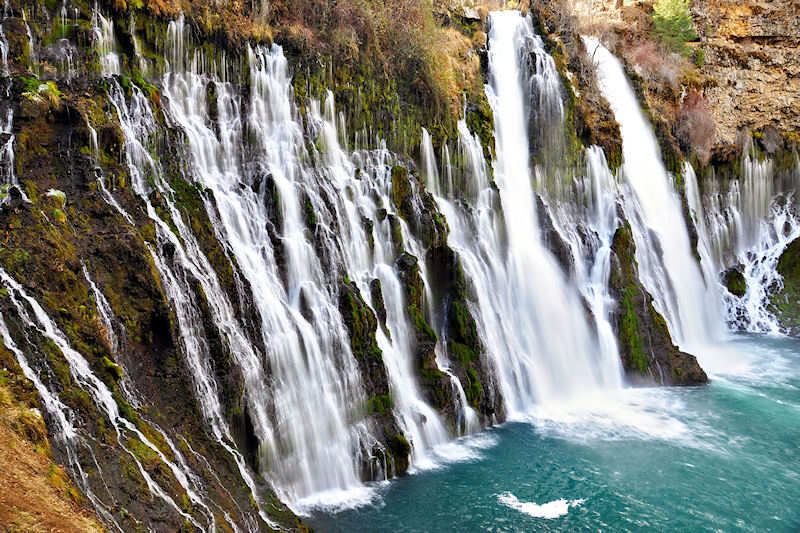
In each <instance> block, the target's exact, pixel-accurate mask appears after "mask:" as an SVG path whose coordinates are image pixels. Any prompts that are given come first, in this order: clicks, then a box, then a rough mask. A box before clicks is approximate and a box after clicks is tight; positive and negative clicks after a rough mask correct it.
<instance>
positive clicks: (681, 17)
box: [653, 0, 697, 56]
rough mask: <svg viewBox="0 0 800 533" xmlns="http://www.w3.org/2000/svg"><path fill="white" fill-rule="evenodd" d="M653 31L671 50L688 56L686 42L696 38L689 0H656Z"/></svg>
mask: <svg viewBox="0 0 800 533" xmlns="http://www.w3.org/2000/svg"><path fill="white" fill-rule="evenodd" d="M653 31H654V32H655V34H656V35H658V37H659V38H660V39H661V40H662V41H663V42H664V43H665V44H667V45H668V46H669V47H670V48H671V49H672V50H674V51H675V52H678V53H679V54H681V55H683V56H688V55H689V53H690V50H689V47H688V46H686V43H687V41H693V40H695V39H696V38H697V32H696V31H695V29H694V23H693V22H692V16H691V14H690V13H689V0H658V1H657V2H656V4H655V5H654V6H653Z"/></svg>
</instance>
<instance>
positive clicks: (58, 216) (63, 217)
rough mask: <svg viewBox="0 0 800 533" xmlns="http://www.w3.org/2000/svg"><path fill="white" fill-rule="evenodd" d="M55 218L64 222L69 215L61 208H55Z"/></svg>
mask: <svg viewBox="0 0 800 533" xmlns="http://www.w3.org/2000/svg"><path fill="white" fill-rule="evenodd" d="M52 214H53V220H55V221H56V222H58V223H59V224H64V223H65V222H66V221H67V215H66V214H65V213H64V211H62V210H61V209H53V213H52Z"/></svg>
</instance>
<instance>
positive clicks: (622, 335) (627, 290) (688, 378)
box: [609, 222, 708, 385]
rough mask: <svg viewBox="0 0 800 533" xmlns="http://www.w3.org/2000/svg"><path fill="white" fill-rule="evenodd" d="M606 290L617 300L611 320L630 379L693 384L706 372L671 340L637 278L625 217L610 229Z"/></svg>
mask: <svg viewBox="0 0 800 533" xmlns="http://www.w3.org/2000/svg"><path fill="white" fill-rule="evenodd" d="M612 251H613V252H614V255H613V256H612V263H611V276H610V280H609V285H610V293H611V295H612V296H613V297H614V299H615V300H616V301H617V308H616V310H615V312H614V313H613V317H612V323H613V326H614V331H615V332H616V334H617V340H618V344H619V350H620V356H621V357H622V364H623V368H624V369H625V372H626V374H627V376H628V378H629V379H630V380H631V381H632V382H633V383H637V382H638V383H644V384H647V383H653V382H655V383H658V384H661V385H697V384H701V383H705V382H707V381H708V377H707V376H706V374H705V372H704V371H703V369H702V368H700V365H699V364H698V363H697V359H696V358H695V357H694V356H693V355H690V354H687V353H685V352H681V351H680V350H679V349H678V348H677V347H676V346H675V345H674V344H673V342H672V338H671V337H670V334H669V329H668V328H667V323H666V321H665V320H664V317H662V316H661V315H660V314H659V313H658V311H656V309H655V307H653V297H652V296H651V295H650V294H649V293H648V292H647V290H646V289H645V288H644V286H643V285H642V284H641V282H640V281H639V275H638V268H637V264H636V257H635V254H636V247H635V244H634V242H633V235H632V233H631V229H630V226H629V225H628V224H627V222H625V223H623V225H621V226H620V227H619V228H618V229H617V231H616V233H615V234H614V241H613V244H612Z"/></svg>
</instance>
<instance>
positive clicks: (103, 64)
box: [92, 8, 121, 76]
mask: <svg viewBox="0 0 800 533" xmlns="http://www.w3.org/2000/svg"><path fill="white" fill-rule="evenodd" d="M92 35H93V37H94V41H95V47H96V49H97V53H98V55H99V56H100V71H101V72H102V74H103V75H104V76H113V75H119V74H120V73H121V70H120V60H119V54H118V53H117V52H116V51H115V47H116V39H115V38H114V22H113V21H112V20H111V19H109V18H106V17H104V16H103V14H102V13H100V11H99V10H98V9H97V8H95V10H94V11H93V13H92Z"/></svg>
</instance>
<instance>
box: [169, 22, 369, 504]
mask: <svg viewBox="0 0 800 533" xmlns="http://www.w3.org/2000/svg"><path fill="white" fill-rule="evenodd" d="M173 24H175V23H173ZM173 31H174V32H175V34H176V35H180V34H182V31H181V30H179V29H176V30H173ZM176 43H177V44H179V46H178V47H177V48H176V50H180V49H181V48H182V41H181V40H180V39H176ZM178 53H179V52H178V51H173V52H172V54H171V57H173V63H172V64H177V65H180V64H182V59H181V57H180V56H179V55H178ZM194 61H195V62H194V63H193V66H196V64H197V63H196V61H197V58H196V57H195V59H194ZM250 66H251V72H250V74H251V80H252V94H251V102H249V108H250V113H251V115H250V117H246V116H243V115H242V111H241V107H240V106H241V102H240V101H239V99H238V98H237V97H236V96H235V95H234V93H233V88H232V87H231V86H229V85H228V84H225V83H221V82H216V88H217V91H218V95H219V96H218V100H217V107H218V118H217V120H218V123H219V124H220V137H219V138H218V137H217V135H216V134H215V132H214V130H213V129H212V128H211V127H210V121H209V118H208V113H207V110H206V106H205V101H206V84H207V83H209V81H210V80H208V79H207V78H206V77H205V76H204V75H202V74H201V73H199V72H198V71H197V70H196V69H195V70H194V71H192V70H190V71H186V72H181V71H173V72H169V73H168V74H167V75H166V76H165V80H164V96H165V97H166V100H167V102H168V106H169V108H168V109H169V114H170V116H171V118H172V119H173V120H174V121H175V122H176V123H177V124H179V125H180V126H181V127H182V128H183V129H184V131H185V132H186V134H187V137H188V141H189V146H188V147H189V151H190V155H191V162H192V165H193V168H194V170H195V175H194V178H195V179H196V180H197V181H199V182H200V183H202V184H203V185H204V186H205V187H207V188H209V189H211V191H213V195H214V199H215V202H216V207H217V209H218V211H219V223H220V227H218V228H217V230H218V231H219V234H220V236H221V237H223V238H224V241H225V242H227V243H228V244H229V245H230V247H231V250H232V253H233V255H234V256H235V257H236V260H237V264H238V266H239V268H240V269H241V270H242V273H243V275H244V277H245V278H246V279H247V282H248V283H249V285H250V288H251V290H252V295H253V299H254V304H255V306H256V308H257V310H258V312H259V316H260V318H261V324H260V327H259V332H260V335H261V336H262V342H263V345H264V346H265V347H266V349H267V354H266V358H267V364H268V366H269V369H270V371H271V373H272V376H269V375H268V374H267V371H266V369H265V368H263V367H262V365H261V362H260V361H261V358H260V357H249V358H247V359H246V360H245V359H243V360H241V361H240V365H241V367H242V369H243V371H244V372H245V375H248V376H250V379H249V380H248V382H247V383H246V384H245V385H246V393H247V396H248V398H249V401H250V404H251V406H252V407H251V409H252V410H253V411H254V412H256V413H263V425H264V429H265V431H264V432H263V433H262V434H259V435H257V436H258V438H259V442H260V444H261V451H260V453H261V454H262V456H261V462H262V466H263V467H264V469H265V474H266V475H268V476H269V478H270V479H271V480H272V482H273V484H274V486H275V487H276V488H277V490H279V492H280V493H281V495H282V496H283V497H284V498H286V499H287V500H288V501H290V502H296V501H298V500H299V499H300V498H302V497H305V496H309V495H310V494H314V493H318V492H322V491H326V490H333V489H338V490H347V489H350V488H354V487H358V486H360V482H359V479H358V470H357V462H356V461H357V457H358V453H359V451H360V449H361V448H362V446H361V443H360V440H361V439H362V438H363V439H364V440H368V437H367V436H366V435H365V433H366V430H365V428H363V427H360V426H358V425H354V427H352V428H351V427H348V417H349V416H350V413H351V412H353V411H355V410H357V409H358V408H359V407H360V406H361V405H363V404H364V402H365V399H364V398H363V390H362V387H361V385H360V377H359V373H358V369H357V366H356V362H355V360H354V358H353V356H352V354H351V352H350V348H349V338H348V335H347V332H346V330H345V327H344V324H343V321H342V319H341V317H340V316H339V312H338V309H337V306H336V305H335V303H334V302H335V300H334V299H333V294H332V293H331V292H329V288H328V287H330V282H331V281H332V280H331V279H330V278H329V277H328V276H327V275H326V273H325V272H324V271H323V268H322V265H321V264H320V262H319V259H318V258H317V256H316V254H315V251H314V247H313V243H311V242H309V240H308V239H307V238H306V235H305V233H306V229H305V222H304V218H303V211H302V209H301V201H300V193H301V190H300V189H299V188H298V187H297V184H296V181H297V180H299V177H298V176H297V173H299V172H303V169H302V167H301V166H300V158H301V157H303V153H302V152H301V151H300V150H301V149H302V148H303V146H304V143H303V137H302V129H301V127H300V125H299V124H298V123H297V122H295V121H294V118H293V116H292V109H291V106H290V87H291V86H290V84H289V81H290V80H289V78H288V77H287V70H286V61H285V59H284V58H283V54H282V53H281V51H280V48H278V47H274V48H273V49H272V51H271V52H268V51H263V50H260V49H259V50H254V51H251V53H250ZM248 118H249V120H248ZM245 131H252V132H253V134H254V139H255V141H256V142H257V143H258V144H260V146H258V147H257V149H258V154H259V156H260V158H261V164H262V165H263V166H262V167H261V168H258V169H256V170H255V171H254V172H252V173H250V174H245V173H244V172H242V171H241V167H240V156H241V153H240V151H241V150H242V138H243V134H244V132H245ZM267 179H272V180H273V183H274V184H275V187H276V189H277V191H278V192H277V196H278V197H279V202H280V212H281V214H282V215H283V218H282V220H281V221H282V223H283V224H282V228H281V229H282V230H283V231H284V233H283V235H282V236H281V241H280V242H281V244H282V247H283V248H282V252H283V254H284V255H283V256H282V259H283V261H285V263H284V267H285V270H284V272H285V275H286V278H287V287H288V288H287V287H284V285H283V280H282V279H281V266H279V263H278V261H279V259H278V258H276V253H275V251H274V250H273V249H272V246H271V245H270V242H271V239H270V235H269V232H268V230H269V228H270V227H271V220H270V217H269V213H268V212H267V203H266V202H265V198H264V196H265V195H268V194H271V193H270V192H269V191H268V187H267V184H266V183H264V182H265V181H266V180H267ZM259 182H261V183H259ZM268 379H269V382H270V383H271V388H270V389H269V390H267V389H266V386H267V383H268ZM270 406H274V407H273V408H272V409H273V410H274V417H276V420H272V419H271V417H270V416H269V415H268V414H267V410H268V409H269V408H270ZM266 430H268V431H266ZM363 447H364V448H366V449H369V448H371V442H369V443H368V445H367V443H365V444H364V446H363Z"/></svg>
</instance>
